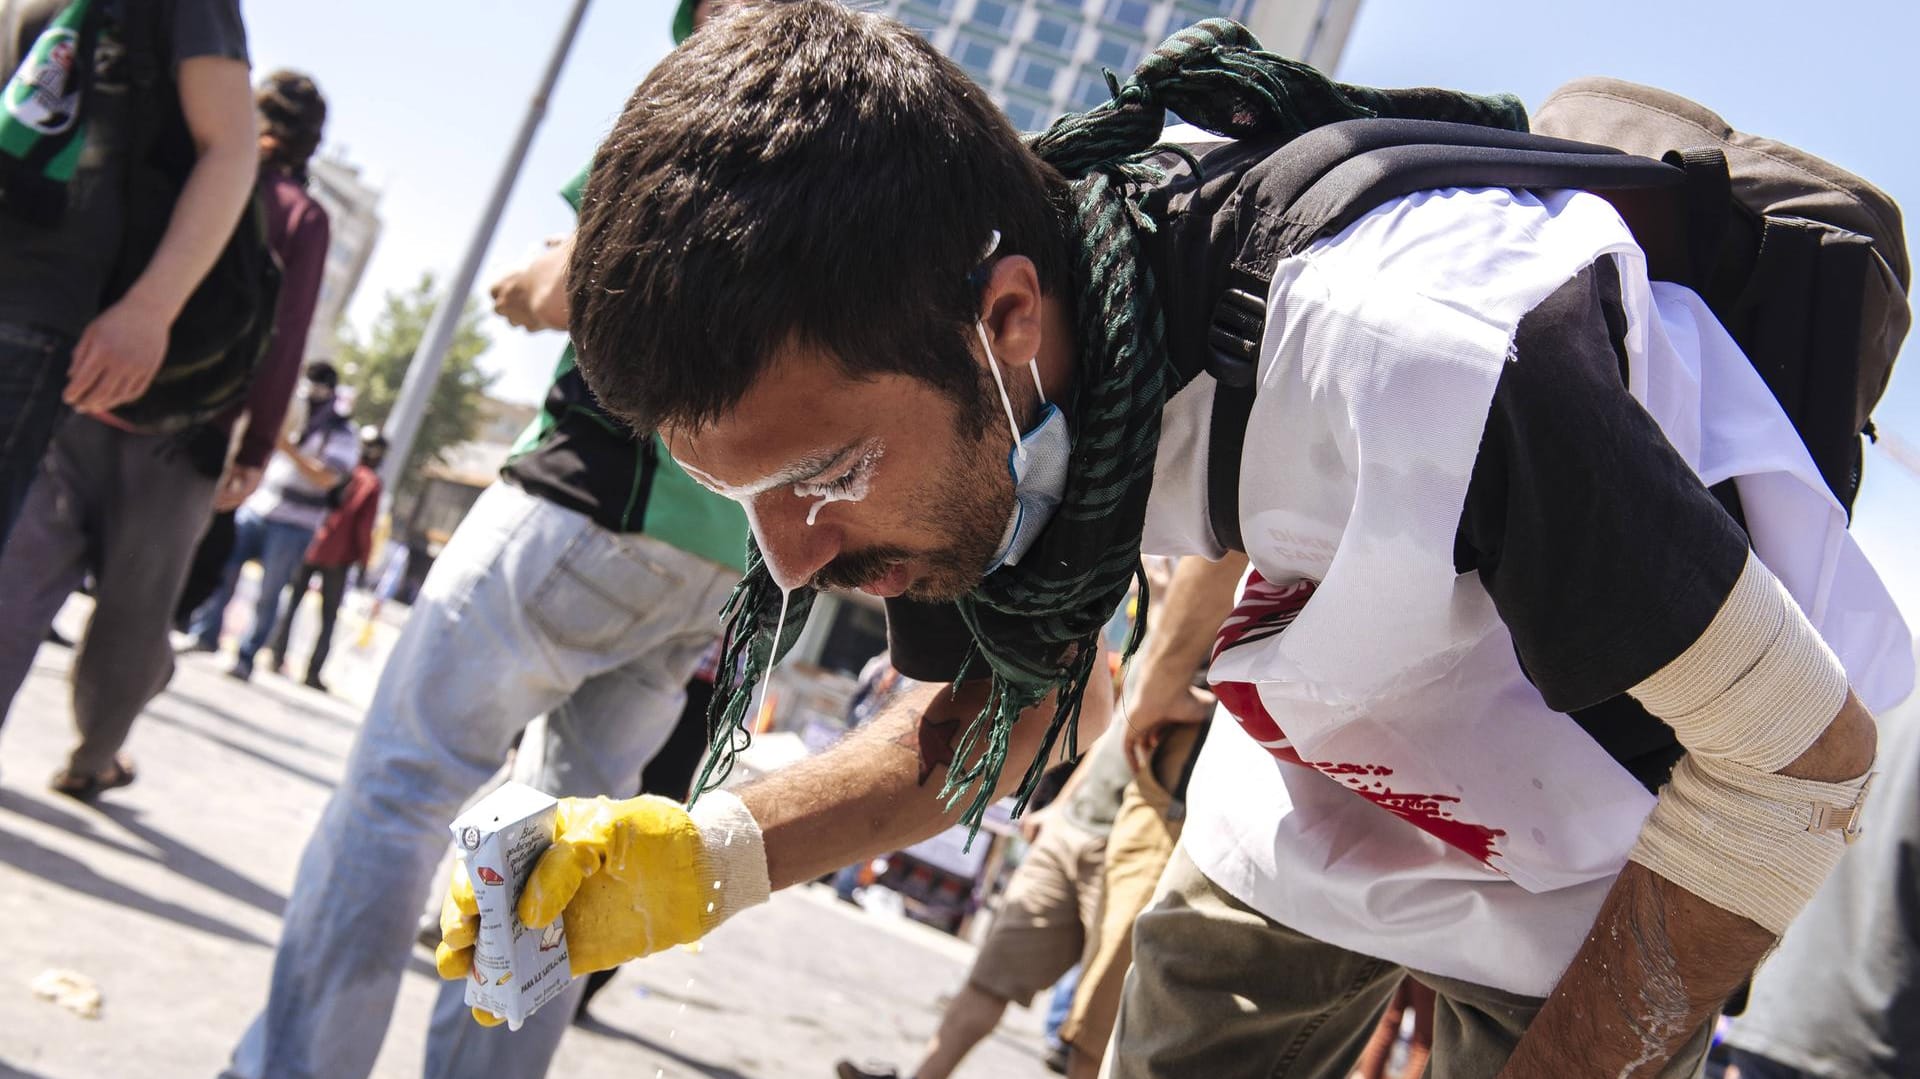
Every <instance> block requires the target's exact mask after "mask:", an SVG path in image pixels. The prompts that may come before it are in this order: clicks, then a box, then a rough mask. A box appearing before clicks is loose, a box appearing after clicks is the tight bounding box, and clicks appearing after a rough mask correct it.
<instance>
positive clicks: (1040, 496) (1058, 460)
mask: <svg viewBox="0 0 1920 1079" xmlns="http://www.w3.org/2000/svg"><path fill="white" fill-rule="evenodd" d="M974 329H975V330H976V331H977V332H978V333H979V334H980V347H981V348H982V349H985V350H986V354H987V369H988V370H990V371H992V372H993V383H994V385H995V386H996V387H997V388H998V389H999V391H1000V406H1001V407H1002V408H1003V409H1005V410H1006V414H1007V429H1008V430H1010V431H1012V432H1013V448H1012V449H1011V450H1009V451H1007V474H1008V475H1010V476H1012V477H1013V512H1012V514H1011V515H1010V516H1009V517H1008V519H1007V529H1006V532H1004V533H1003V534H1002V535H1001V537H1000V546H999V548H998V549H996V550H995V551H994V554H993V564H992V565H991V566H990V567H988V570H987V572H989V573H991V572H993V571H994V570H996V569H999V568H1000V567H1001V566H1013V565H1018V564H1019V562H1020V559H1021V558H1023V557H1025V556H1026V553H1027V552H1028V551H1030V550H1032V549H1033V545H1034V543H1035V541H1037V540H1038V539H1039V538H1040V533H1041V531H1042V530H1043V529H1045V528H1046V527H1047V522H1049V521H1051V520H1053V514H1054V511H1056V510H1058V509H1059V508H1060V500H1061V498H1062V497H1063V496H1065V494H1066V491H1067V459H1068V456H1069V455H1070V454H1071V452H1072V449H1073V440H1072V439H1071V438H1070V437H1069V436H1068V432H1067V417H1066V414H1065V413H1063V412H1061V411H1060V409H1059V408H1057V407H1055V406H1054V405H1053V404H1051V403H1049V402H1048V401H1047V393H1046V390H1045V389H1044V388H1042V387H1041V385H1040V366H1039V363H1038V362H1037V361H1036V360H1028V361H1027V372H1028V373H1029V374H1031V375H1032V376H1033V388H1034V390H1035V391H1036V392H1038V393H1039V394H1040V404H1041V405H1042V408H1041V411H1040V418H1039V420H1038V421H1037V422H1036V423H1035V424H1034V425H1033V428H1032V429H1031V430H1029V431H1027V432H1026V433H1024V434H1022V433H1021V431H1020V423H1019V421H1018V420H1016V419H1015V418H1014V415H1013V401H1012V400H1011V399H1010V398H1009V397H1008V396H1007V384H1006V383H1005V382H1004V381H1002V380H1001V377H1000V365H999V363H997V362H995V361H994V359H993V349H992V347H991V346H990V345H989V344H988V343H987V327H986V325H985V324H984V323H981V322H976V323H974Z"/></svg>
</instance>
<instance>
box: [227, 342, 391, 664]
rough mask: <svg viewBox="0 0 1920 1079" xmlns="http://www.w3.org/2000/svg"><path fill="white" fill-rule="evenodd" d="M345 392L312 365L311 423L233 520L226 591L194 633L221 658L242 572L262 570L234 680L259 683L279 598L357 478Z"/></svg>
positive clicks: (284, 447)
mask: <svg viewBox="0 0 1920 1079" xmlns="http://www.w3.org/2000/svg"><path fill="white" fill-rule="evenodd" d="M339 386H340V376H339V374H338V373H337V372H335V371H334V368H333V365H332V364H330V363H328V362H326V361H325V360H315V361H314V362H312V363H310V364H308V365H307V372H306V379H305V381H304V382H302V384H301V387H300V395H301V398H302V400H303V401H304V402H305V404H306V417H305V419H304V420H302V421H301V425H300V430H299V432H298V433H297V434H291V435H290V434H287V433H285V432H282V434H281V435H280V440H279V443H278V445H276V446H275V449H276V451H277V452H276V453H275V454H274V456H273V459H272V460H271V461H269V462H268V463H267V471H266V475H265V476H264V477H262V479H261V481H260V489H259V490H258V491H255V492H254V494H253V497H251V498H249V499H247V501H246V502H245V503H244V504H242V505H241V507H240V512H239V513H238V514H236V515H235V516H234V540H233V553H232V554H230V555H228V556H227V566H226V569H225V570H223V571H222V575H221V579H220V585H219V587H218V588H216V589H215V590H214V593H213V595H211V596H209V597H207V601H206V602H205V603H203V604H201V605H200V609H199V610H198V611H195V612H194V615H193V625H192V627H191V630H190V632H192V634H193V636H194V638H195V642H194V647H195V649H196V650H198V651H203V652H213V651H217V650H218V649H219V647H220V628H221V623H222V622H223V621H224V620H225V618H226V612H227V601H228V600H230V599H232V598H233V588H234V585H235V583H236V582H237V581H238V580H239V578H240V568H241V567H242V566H244V565H246V564H247V563H248V562H253V561H258V562H259V563H260V569H261V576H260V595H259V598H258V599H257V600H255V601H254V608H253V624H252V626H251V627H250V628H249V629H248V630H247V635H246V636H245V637H244V638H242V639H241V641H240V646H239V649H238V652H237V653H236V654H235V656H234V661H233V667H232V669H231V670H230V671H229V672H228V673H230V674H232V675H233V677H235V678H238V679H240V680H242V681H245V680H246V679H249V678H252V677H253V657H254V656H255V655H257V654H258V653H259V651H260V649H262V648H264V647H266V643H267V638H268V637H269V636H270V635H271V634H272V633H273V627H274V623H275V622H276V621H277V620H278V619H279V616H280V592H281V590H282V589H284V588H285V587H286V586H287V583H288V582H289V581H291V580H292V579H293V575H294V573H296V572H297V571H298V570H299V569H300V559H301V556H302V555H303V554H305V553H306V550H307V544H309V543H311V542H313V534H314V533H315V532H316V531H318V530H319V528H320V525H321V523H322V522H324V521H325V520H326V518H327V511H328V502H329V492H331V491H332V490H333V489H334V487H336V486H337V485H338V484H339V483H340V482H341V481H342V480H344V479H346V478H347V476H348V474H350V473H351V472H352V471H353V466H354V463H355V461H356V460H358V458H359V455H360V447H359V444H358V442H357V440H356V439H355V437H354V431H353V424H352V422H351V421H349V420H348V419H347V417H345V416H343V415H341V414H340V412H339V411H338V410H337V409H336V408H335V407H334V404H335V401H334V398H335V395H336V393H337V391H338V389H339Z"/></svg>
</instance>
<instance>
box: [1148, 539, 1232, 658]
mask: <svg viewBox="0 0 1920 1079" xmlns="http://www.w3.org/2000/svg"><path fill="white" fill-rule="evenodd" d="M1246 570H1247V556H1246V555H1244V554H1241V553H1239V552H1238V551H1229V552H1227V555H1226V557H1225V558H1222V559H1221V560H1220V561H1218V562H1209V561H1207V560H1206V559H1204V558H1200V557H1197V556H1195V557H1189V558H1183V559H1181V560H1180V564H1179V565H1178V566H1176V567H1175V568H1174V571H1173V581H1172V583H1171V584H1169V585H1168V586H1167V595H1166V601H1165V602H1164V603H1156V604H1150V605H1149V607H1148V616H1149V619H1148V625H1149V627H1150V629H1149V632H1148V634H1147V639H1146V641H1145V642H1144V643H1143V644H1141V646H1140V656H1139V659H1138V660H1137V662H1138V663H1140V664H1141V665H1142V666H1147V667H1152V668H1153V669H1156V670H1166V671H1169V672H1178V675H1177V677H1179V678H1180V679H1181V681H1182V682H1185V681H1186V680H1187V679H1190V678H1192V677H1193V672H1194V671H1197V670H1199V669H1200V667H1201V665H1202V664H1204V663H1205V662H1206V659H1207V655H1208V653H1210V652H1211V651H1212V650H1213V641H1214V637H1215V636H1216V635H1217V634H1218V633H1219V632H1220V624H1221V623H1222V622H1225V621H1226V620H1227V615H1229V614H1232V613H1233V599H1234V593H1235V591H1236V590H1237V588H1238V586H1239V583H1240V577H1241V575H1242V574H1244V573H1245V572H1246Z"/></svg>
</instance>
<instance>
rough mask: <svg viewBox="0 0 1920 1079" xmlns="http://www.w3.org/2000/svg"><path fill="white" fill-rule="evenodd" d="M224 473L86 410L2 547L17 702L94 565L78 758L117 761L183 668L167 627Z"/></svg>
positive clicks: (54, 451) (76, 712) (0, 590)
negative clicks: (217, 475)
mask: <svg viewBox="0 0 1920 1079" xmlns="http://www.w3.org/2000/svg"><path fill="white" fill-rule="evenodd" d="M216 483H217V481H216V480H215V479H213V478H211V477H208V476H206V475H204V474H202V473H201V472H199V471H198V470H196V469H195V468H194V466H193V464H192V463H191V462H190V461H189V459H188V457H187V455H186V454H185V453H184V452H182V451H181V449H180V443H179V440H178V439H177V438H175V437H173V436H167V435H136V434H131V433H128V432H126V431H121V430H119V429H117V428H114V427H109V426H107V425H106V424H104V423H100V422H98V421H97V420H92V419H88V418H86V417H84V416H75V417H73V418H72V419H71V420H69V421H67V422H66V423H65V424H62V425H61V427H60V430H59V432H58V433H56V434H55V435H54V437H53V442H52V444H51V445H50V446H49V447H48V450H47V456H46V459H45V460H44V461H43V462H42V463H41V467H40V475H39V476H38V477H37V478H36V480H35V481H34V484H33V487H32V489H31V490H30V491H29V492H28V494H27V500H26V503H25V505H24V506H23V507H22V509H21V513H20V517H19V519H18V520H17V521H16V522H15V524H14V529H13V535H12V536H11V537H10V538H9V539H8V540H7V545H6V549H5V551H4V552H0V693H4V694H5V695H6V696H5V700H6V701H7V702H8V705H9V706H10V705H11V704H12V701H13V698H14V696H15V695H16V694H18V693H19V692H20V684H21V683H22V682H23V681H25V680H26V676H27V671H28V669H29V668H31V667H32V665H33V656H34V652H35V651H37V650H38V649H39V647H40V642H41V641H42V640H43V639H44V638H45V637H46V633H47V627H48V626H50V625H52V623H53V618H54V616H55V615H56V614H59V613H60V606H61V604H63V603H65V602H66V600H67V597H68V596H69V595H71V594H73V592H74V591H75V590H76V589H78V588H79V587H80V585H81V583H82V581H83V580H84V579H85V578H86V575H87V573H88V572H89V571H91V572H92V573H93V577H94V591H93V596H94V608H93V618H92V620H91V621H89V622H88V623H87V629H86V632H85V634H83V635H82V637H81V638H80V641H79V643H78V651H77V652H76V654H75V656H74V660H73V672H72V679H73V718H74V722H75V724H76V725H77V726H78V727H79V731H80V744H79V746H78V747H76V748H75V749H74V751H73V756H72V759H71V762H70V764H69V768H70V769H71V770H72V771H74V772H75V773H76V774H93V773H98V772H100V771H103V770H104V769H106V768H107V767H108V766H109V765H110V764H112V762H113V755H114V753H116V752H117V751H118V750H119V749H120V747H121V746H122V745H124V744H125V743H126V740H127V732H128V731H129V730H131V729H132V727H133V721H134V719H135V718H136V717H137V716H139V714H140V710H141V709H143V708H145V707H146V706H147V702H148V701H151V700H152V699H153V698H154V697H155V696H156V695H157V694H159V692H160V691H161V690H162V689H165V688H166V685H167V680H168V679H169V678H171V677H173V650H172V649H171V648H170V647H169V646H168V642H167V630H168V628H169V624H170V622H171V620H172V617H173V605H174V601H175V599H176V598H178V597H179V595H180V588H181V585H182V584H183V583H184V582H185V581H186V577H187V568H188V566H189V565H190V564H191V563H192V561H193V550H194V546H195V545H196V544H198V543H199V542H200V534H201V533H202V532H203V531H205V530H206V527H207V521H208V520H209V519H210V518H211V517H212V515H213V495H214V490H215V487H216Z"/></svg>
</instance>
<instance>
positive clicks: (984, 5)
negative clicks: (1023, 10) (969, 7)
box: [972, 0, 1020, 34]
mask: <svg viewBox="0 0 1920 1079" xmlns="http://www.w3.org/2000/svg"><path fill="white" fill-rule="evenodd" d="M1019 14H1020V6H1019V5H1018V4H1010V3H1007V2H1006V0H977V2H976V3H975V4H974V5H973V19H972V24H973V26H975V27H977V28H981V29H986V30H992V31H994V32H995V33H1001V34H1008V33H1012V32H1013V23H1014V20H1015V19H1016V18H1017V17H1018V16H1019Z"/></svg>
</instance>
